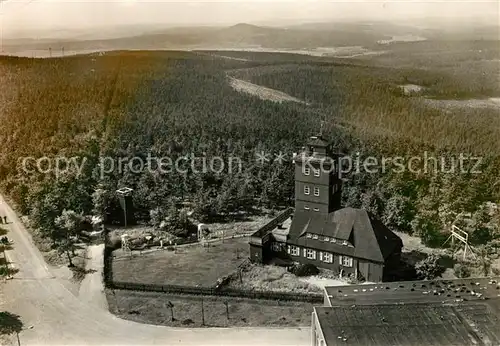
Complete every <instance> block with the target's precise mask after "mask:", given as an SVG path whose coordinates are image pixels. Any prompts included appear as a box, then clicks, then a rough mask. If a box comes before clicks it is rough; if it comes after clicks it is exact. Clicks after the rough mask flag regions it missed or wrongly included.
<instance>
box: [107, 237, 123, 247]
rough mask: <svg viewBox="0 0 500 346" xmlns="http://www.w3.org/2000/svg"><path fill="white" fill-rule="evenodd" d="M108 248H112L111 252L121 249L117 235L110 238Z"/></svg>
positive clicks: (120, 242) (120, 241)
mask: <svg viewBox="0 0 500 346" xmlns="http://www.w3.org/2000/svg"><path fill="white" fill-rule="evenodd" d="M108 247H110V248H112V249H113V250H117V249H120V248H121V247H122V240H121V238H120V237H119V236H117V235H115V236H112V237H110V239H109V243H108Z"/></svg>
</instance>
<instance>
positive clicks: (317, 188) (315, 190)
mask: <svg viewBox="0 0 500 346" xmlns="http://www.w3.org/2000/svg"><path fill="white" fill-rule="evenodd" d="M314 196H319V187H315V188H314Z"/></svg>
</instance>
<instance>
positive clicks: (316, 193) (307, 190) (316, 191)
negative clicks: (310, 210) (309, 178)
mask: <svg viewBox="0 0 500 346" xmlns="http://www.w3.org/2000/svg"><path fill="white" fill-rule="evenodd" d="M337 189H338V187H337V185H336V184H335V185H332V194H334V193H335V192H337ZM304 194H305V195H310V194H311V188H310V187H309V185H305V186H304ZM314 196H316V197H319V187H314Z"/></svg>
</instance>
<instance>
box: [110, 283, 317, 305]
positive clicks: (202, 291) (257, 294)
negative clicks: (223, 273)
mask: <svg viewBox="0 0 500 346" xmlns="http://www.w3.org/2000/svg"><path fill="white" fill-rule="evenodd" d="M107 287H108V288H111V289H121V290H130V291H143V292H162V293H171V294H189V295H203V296H223V297H234V298H248V299H267V300H283V301H297V302H308V303H323V295H321V294H305V293H304V294H301V293H284V292H283V293H281V292H267V291H250V290H238V289H228V288H221V289H217V288H212V287H194V286H180V285H155V284H138V283H132V282H120V281H112V282H110V283H109V285H108V286H107Z"/></svg>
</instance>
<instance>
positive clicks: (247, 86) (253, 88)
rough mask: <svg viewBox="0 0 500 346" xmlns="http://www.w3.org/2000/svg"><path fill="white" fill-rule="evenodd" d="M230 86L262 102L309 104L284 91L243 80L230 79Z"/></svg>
mask: <svg viewBox="0 0 500 346" xmlns="http://www.w3.org/2000/svg"><path fill="white" fill-rule="evenodd" d="M229 84H231V86H232V87H233V88H234V89H235V90H236V91H239V92H243V93H247V94H250V95H254V96H257V97H259V98H260V99H262V100H268V101H273V102H284V101H286V102H297V103H303V104H307V103H306V102H304V101H302V100H300V99H298V98H296V97H293V96H290V95H288V94H287V93H284V92H282V91H278V90H275V89H271V88H266V87H263V86H261V85H257V84H253V83H250V82H247V81H244V80H241V79H236V78H233V77H229Z"/></svg>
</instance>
